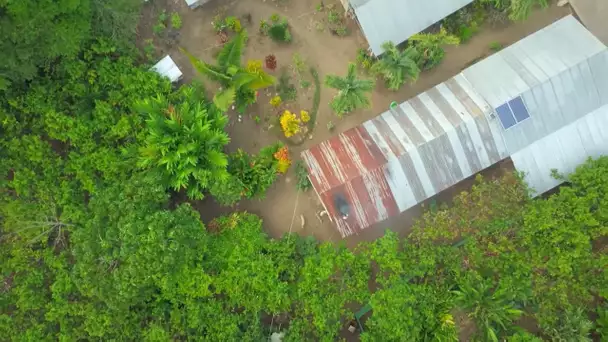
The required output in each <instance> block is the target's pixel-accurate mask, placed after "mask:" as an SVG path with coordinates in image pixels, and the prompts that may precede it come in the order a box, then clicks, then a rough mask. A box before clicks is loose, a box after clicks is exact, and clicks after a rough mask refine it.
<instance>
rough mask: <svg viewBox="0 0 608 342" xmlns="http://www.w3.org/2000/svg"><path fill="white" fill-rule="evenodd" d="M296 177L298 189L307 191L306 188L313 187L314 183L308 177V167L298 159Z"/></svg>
mask: <svg viewBox="0 0 608 342" xmlns="http://www.w3.org/2000/svg"><path fill="white" fill-rule="evenodd" d="M296 179H297V183H296V188H297V189H298V190H300V191H306V190H308V189H310V188H312V183H311V182H310V179H309V178H308V169H306V166H305V165H304V162H302V161H301V160H298V161H297V162H296Z"/></svg>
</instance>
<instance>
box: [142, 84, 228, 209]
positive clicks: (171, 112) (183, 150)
mask: <svg viewBox="0 0 608 342" xmlns="http://www.w3.org/2000/svg"><path fill="white" fill-rule="evenodd" d="M175 98H176V99H175V100H174V101H169V100H168V99H167V98H166V97H162V96H158V97H156V98H147V99H144V100H142V101H140V103H139V104H138V107H139V110H140V112H142V113H144V114H146V115H148V120H147V121H146V122H147V128H148V135H147V138H146V141H145V145H144V146H143V147H142V148H141V156H142V157H141V159H140V163H139V164H140V166H141V167H143V168H152V169H155V170H156V171H158V173H159V174H160V175H161V177H162V179H163V183H164V184H166V185H167V187H170V188H172V189H173V190H175V191H180V190H182V189H183V190H186V193H187V194H188V197H190V198H192V199H202V198H203V197H204V195H203V192H204V191H205V190H207V189H209V188H210V187H211V186H212V185H213V183H215V182H225V181H226V180H227V179H228V172H227V170H226V168H227V166H228V157H227V156H226V154H224V152H223V150H224V146H225V145H226V144H228V142H230V138H228V134H226V132H225V131H224V127H225V126H226V123H227V122H228V117H227V116H226V115H225V114H224V113H222V112H221V111H220V110H219V109H218V108H217V107H215V106H214V105H213V104H208V103H205V101H203V100H200V99H196V98H195V93H194V88H185V89H183V90H182V92H181V93H179V94H177V95H176V96H175Z"/></svg>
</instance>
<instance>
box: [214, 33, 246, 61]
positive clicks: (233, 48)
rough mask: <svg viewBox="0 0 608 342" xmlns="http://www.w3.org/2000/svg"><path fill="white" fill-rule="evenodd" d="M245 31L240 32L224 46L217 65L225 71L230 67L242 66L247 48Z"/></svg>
mask: <svg viewBox="0 0 608 342" xmlns="http://www.w3.org/2000/svg"><path fill="white" fill-rule="evenodd" d="M243 31H244V30H242V31H241V32H238V33H237V34H236V35H235V36H234V37H233V38H232V39H231V40H230V41H229V42H227V43H226V44H224V47H223V48H222V51H220V53H219V55H218V56H217V63H218V65H219V66H220V67H221V68H222V69H225V68H227V67H228V66H231V65H232V66H236V67H240V66H241V56H242V54H243V49H244V48H245V35H244V32H243Z"/></svg>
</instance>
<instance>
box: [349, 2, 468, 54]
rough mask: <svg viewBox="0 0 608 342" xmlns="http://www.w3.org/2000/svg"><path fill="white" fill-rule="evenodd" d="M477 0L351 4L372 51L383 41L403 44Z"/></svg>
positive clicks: (379, 51) (376, 51) (376, 52)
mask: <svg viewBox="0 0 608 342" xmlns="http://www.w3.org/2000/svg"><path fill="white" fill-rule="evenodd" d="M471 2H473V0H449V1H446V0H424V1H421V0H398V1H397V0H351V1H350V4H351V7H352V8H353V10H354V11H355V14H356V15H357V19H358V21H359V24H360V25H361V29H362V30H363V34H364V35H365V37H366V39H367V42H368V43H369V46H370V48H371V49H372V52H373V53H374V54H376V55H380V54H382V53H383V52H384V50H382V47H381V46H382V44H383V43H384V42H387V41H392V42H393V43H395V44H399V43H401V42H403V41H405V40H407V39H408V38H409V37H411V36H412V35H413V34H416V33H418V32H420V31H423V30H424V29H426V28H428V27H429V26H431V25H433V24H435V23H436V22H438V21H440V20H441V19H443V18H445V17H447V16H448V15H450V14H452V13H454V12H456V11H457V10H459V9H460V8H462V7H464V6H466V5H468V4H470V3H471Z"/></svg>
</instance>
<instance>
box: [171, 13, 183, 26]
mask: <svg viewBox="0 0 608 342" xmlns="http://www.w3.org/2000/svg"><path fill="white" fill-rule="evenodd" d="M171 27H173V28H174V29H176V30H179V29H180V28H182V17H180V16H179V13H177V12H173V13H172V14H171Z"/></svg>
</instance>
